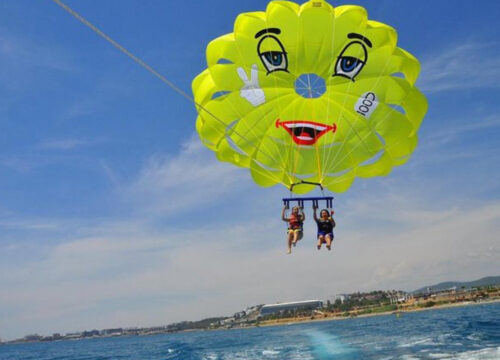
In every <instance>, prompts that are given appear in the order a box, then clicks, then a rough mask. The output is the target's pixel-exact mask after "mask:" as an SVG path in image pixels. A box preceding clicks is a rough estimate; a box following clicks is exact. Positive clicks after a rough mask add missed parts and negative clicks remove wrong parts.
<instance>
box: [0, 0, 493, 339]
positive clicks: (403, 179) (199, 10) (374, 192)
mask: <svg viewBox="0 0 500 360" xmlns="http://www.w3.org/2000/svg"><path fill="white" fill-rule="evenodd" d="M67 3H68V4H69V5H70V6H71V7H73V8H74V9H75V10H76V11H78V12H79V13H80V14H82V15H83V16H85V17H86V18H87V19H88V20H90V21H91V22H92V23H94V24H95V25H97V26H98V27H100V28H101V29H102V30H103V31H104V32H106V33H107V34H108V35H110V36H111V37H112V38H114V39H115V40H117V41H118V42H120V43H121V44H123V45H124V46H125V47H126V48H128V49H129V50H130V51H132V52H133V53H134V54H136V55H138V56H139V57H141V58H142V59H143V60H145V61H146V62H147V63H148V64H150V65H151V66H153V67H154V68H155V69H156V70H158V71H159V72H160V73H161V74H163V75H165V76H166V77H167V78H168V79H169V80H171V81H173V82H174V83H175V84H177V85H178V86H179V87H180V88H181V89H183V90H185V91H187V92H190V84H191V81H192V79H193V77H194V76H196V75H197V74H198V73H199V72H200V71H202V70H203V69H204V68H205V58H204V49H205V46H206V44H207V43H208V42H209V41H210V40H211V39H213V38H215V37H217V36H219V35H222V34H225V33H228V32H231V30H232V25H233V21H234V19H235V17H236V16H237V14H238V13H241V12H246V11H256V10H264V9H265V6H266V2H265V1H255V0H253V1H241V0H239V1H220V0H214V1H210V2H198V1H183V2H170V1H169V2H165V1H148V2H144V1H139V0H136V1H132V0H124V1H118V0H116V1H111V0H110V1H105V2H103V1H97V0H92V1H90V0H88V1H76V0H72V1H68V2H67ZM341 4H346V3H344V2H339V3H335V4H334V5H341ZM355 4H358V5H362V6H364V7H366V8H367V10H368V14H369V17H370V19H374V20H377V21H381V22H384V23H387V24H390V25H392V26H394V27H395V28H396V29H397V30H398V34H399V45H400V46H401V47H402V48H404V49H406V50H408V51H410V52H411V53H412V54H414V55H415V56H417V57H418V58H419V59H420V60H421V63H422V72H421V75H420V78H419V80H418V82H417V84H418V86H419V88H420V89H421V90H422V91H423V92H424V93H425V94H426V96H427V98H428V100H429V112H428V114H427V116H426V118H425V119H424V122H423V124H422V127H421V130H420V143H419V147H418V148H417V150H416V151H415V153H414V155H413V156H412V158H411V160H410V161H409V162H408V163H407V164H406V165H405V166H403V167H400V168H397V169H395V170H394V171H393V172H392V174H391V175H390V176H389V177H386V178H380V179H370V180H362V179H361V180H357V181H356V182H355V184H354V185H353V186H352V188H351V189H350V190H349V191H348V192H347V193H345V194H339V195H336V213H337V222H338V225H339V226H338V228H337V232H336V237H337V240H336V245H335V251H334V252H333V253H326V252H321V253H317V251H316V250H315V248H314V241H313V240H312V239H313V237H314V235H313V229H312V227H313V224H311V223H309V228H308V230H307V232H306V238H307V237H308V236H309V238H308V239H310V240H307V241H306V240H304V242H303V243H302V244H300V247H299V248H297V250H296V251H295V252H294V254H293V255H292V256H288V257H287V256H285V246H284V226H283V224H282V223H281V222H280V221H279V212H280V206H281V205H280V198H281V197H282V196H283V195H287V191H286V190H285V189H282V188H279V187H274V188H269V189H263V188H259V187H257V186H256V185H254V184H253V183H252V181H251V179H250V176H249V174H248V172H247V170H245V169H238V168H234V167H232V166H230V165H228V164H223V163H219V162H217V161H216V159H215V157H214V155H213V154H212V153H211V152H210V151H208V150H207V149H205V148H204V147H203V146H202V145H201V144H200V142H199V140H198V138H197V137H196V134H195V131H194V122H195V118H196V112H195V109H194V107H193V105H192V104H191V103H190V102H188V101H187V100H185V99H184V98H182V97H180V96H179V95H178V94H176V93H175V92H173V91H172V90H171V89H170V88H168V87H166V86H165V85H164V84H163V83H161V82H160V81H158V80H157V79H156V78H154V77H153V76H152V75H151V74H149V73H148V72H146V71H145V70H144V69H142V68H141V67H139V66H137V64H135V63H133V62H132V61H131V60H130V59H129V58H127V57H126V56H124V55H123V54H121V53H120V52H118V51H117V50H116V49H115V48H114V47H112V46H111V45H110V44H108V43H107V42H105V41H104V40H103V39H101V38H99V37H98V36H96V34H95V33H93V32H92V31H90V30H89V29H88V28H86V27H84V26H83V25H82V24H81V23H79V22H78V21H76V20H75V19H74V18H73V17H71V16H69V15H68V14H67V13H66V12H64V11H63V10H62V9H61V8H59V7H58V6H57V5H55V4H54V3H53V2H51V1H37V2H33V1H28V0H19V1H15V2H14V1H10V2H2V3H0V99H1V100H0V129H1V131H0V189H1V190H0V288H1V289H2V291H1V292H0V338H2V339H11V338H14V337H20V336H23V335H25V334H27V333H31V332H38V333H42V334H50V333H52V332H56V331H59V332H66V331H75V330H83V329H91V328H105V327H113V326H134V325H138V326H146V325H157V324H166V323H170V322H174V321H179V320H190V319H191V320H192V319H197V318H201V317H204V316H214V315H225V314H231V313H233V312H235V311H238V310H240V308H243V307H246V306H250V305H254V304H258V303H266V302H267V303H269V302H274V301H287V300H303V299H307V298H325V299H326V298H328V297H331V296H334V295H335V294H336V293H342V292H349V291H356V290H373V289H388V288H401V289H405V290H412V289H415V288H418V287H421V286H423V285H427V284H431V283H435V282H439V281H443V280H472V279H475V278H479V277H482V276H486V275H499V271H498V270H499V268H498V263H500V247H499V244H498V231H499V230H500V199H499V198H500V196H499V195H500V186H499V180H498V179H500V156H499V154H500V152H499V150H500V141H499V140H498V137H499V136H500V111H499V109H498V103H499V101H498V99H499V98H500V85H499V84H500V60H499V59H500V57H499V55H500V42H499V40H498V39H499V38H500V37H499V35H500V31H499V29H498V25H497V17H498V14H499V13H500V3H497V2H492V1H489V2H486V1H482V2H471V1H440V2H433V3H432V7H431V6H430V5H427V6H424V5H416V4H415V2H411V1H389V0H385V1H376V2H375V1H359V2H356V3H355Z"/></svg>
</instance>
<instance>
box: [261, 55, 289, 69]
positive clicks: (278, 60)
mask: <svg viewBox="0 0 500 360" xmlns="http://www.w3.org/2000/svg"><path fill="white" fill-rule="evenodd" d="M262 55H263V56H265V57H266V60H267V61H268V62H269V64H271V65H272V66H280V65H281V64H282V63H283V59H284V56H283V53H282V52H278V51H268V52H265V53H263V54H262Z"/></svg>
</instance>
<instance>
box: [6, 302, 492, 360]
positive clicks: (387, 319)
mask: <svg viewBox="0 0 500 360" xmlns="http://www.w3.org/2000/svg"><path fill="white" fill-rule="evenodd" d="M0 359H2V360H4V359H5V360H18V359H19V360H20V359H22V360H28V359H32V360H66V359H72V360H73V359H74V360H106V359H109V360H111V359H134V360H166V359H181V360H191V359H193V360H195V359H196V360H198V359H200V360H233V359H234V360H236V359H264V360H267V359H269V360H271V359H287V360H292V359H301V360H302V359H339V360H341V359H351V360H352V359H383V360H389V359H405V360H413V359H458V360H465V359H500V303H494V304H483V305H475V306H466V307H458V308H448V309H435V310H429V311H422V312H415V313H404V314H402V316H401V317H399V318H397V317H396V316H395V315H386V316H377V317H370V318H353V319H345V320H339V321H325V322H315V323H308V324H295V325H286V326H275V327H261V328H251V329H237V330H218V331H200V332H189V333H179V334H165V335H155V336H143V337H121V338H106V339H88V340H79V341H60V342H53V343H31V344H18V345H4V346H0Z"/></svg>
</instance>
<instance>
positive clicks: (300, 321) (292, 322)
mask: <svg viewBox="0 0 500 360" xmlns="http://www.w3.org/2000/svg"><path fill="white" fill-rule="evenodd" d="M494 303H500V298H498V299H490V300H482V301H479V302H474V301H466V302H461V303H454V304H441V305H434V306H432V307H428V308H411V309H402V310H393V311H384V312H380V313H371V314H360V315H351V316H326V317H317V318H314V319H311V318H310V317H307V318H284V319H280V320H268V321H265V322H263V323H261V324H258V325H251V326H248V327H234V328H230V329H228V330H233V329H245V328H255V327H268V326H288V325H296V324H307V323H313V322H322V321H339V320H350V319H358V318H367V317H374V316H386V315H397V314H404V313H413V312H420V311H429V310H442V309H447V308H455V307H465V306H478V305H487V304H494Z"/></svg>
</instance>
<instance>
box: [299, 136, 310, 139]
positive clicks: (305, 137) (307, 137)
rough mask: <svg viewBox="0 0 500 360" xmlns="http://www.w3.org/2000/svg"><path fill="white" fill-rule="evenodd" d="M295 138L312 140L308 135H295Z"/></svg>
mask: <svg viewBox="0 0 500 360" xmlns="http://www.w3.org/2000/svg"><path fill="white" fill-rule="evenodd" d="M297 139H299V140H312V139H313V138H312V137H310V136H297Z"/></svg>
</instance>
